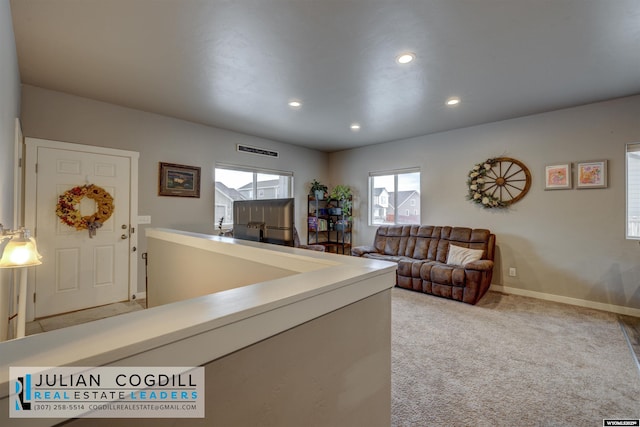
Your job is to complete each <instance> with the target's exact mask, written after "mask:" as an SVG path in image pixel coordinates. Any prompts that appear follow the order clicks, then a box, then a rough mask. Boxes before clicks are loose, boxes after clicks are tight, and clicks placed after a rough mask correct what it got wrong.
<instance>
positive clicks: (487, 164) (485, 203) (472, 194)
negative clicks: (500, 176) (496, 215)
mask: <svg viewBox="0 0 640 427" xmlns="http://www.w3.org/2000/svg"><path fill="white" fill-rule="evenodd" d="M496 163H497V160H496V159H487V160H485V161H484V162H482V163H478V164H476V165H475V166H474V167H473V169H471V170H470V171H469V174H468V175H467V187H468V190H469V192H468V194H467V199H469V200H471V201H472V202H474V203H477V204H478V205H480V206H482V207H483V208H488V209H490V208H504V207H506V206H507V205H506V204H505V203H504V202H503V201H502V200H500V199H499V198H497V197H495V196H493V195H491V194H489V193H488V192H485V184H486V180H485V177H486V175H487V173H488V172H489V171H490V170H491V168H493V165H494V164H496Z"/></svg>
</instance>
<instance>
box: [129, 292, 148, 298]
mask: <svg viewBox="0 0 640 427" xmlns="http://www.w3.org/2000/svg"><path fill="white" fill-rule="evenodd" d="M145 298H147V293H146V292H136V293H135V294H133V298H132V299H145Z"/></svg>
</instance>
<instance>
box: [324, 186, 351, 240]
mask: <svg viewBox="0 0 640 427" xmlns="http://www.w3.org/2000/svg"><path fill="white" fill-rule="evenodd" d="M329 200H335V201H337V202H338V207H337V209H338V208H339V209H341V212H340V214H341V215H342V219H341V220H339V221H338V222H337V223H336V230H338V231H345V230H346V229H347V227H348V225H349V221H348V220H347V219H345V217H347V218H348V217H350V216H351V206H352V204H351V188H349V186H347V185H342V184H339V185H336V186H335V187H334V188H333V189H332V190H331V193H330V194H329ZM340 214H339V215H340Z"/></svg>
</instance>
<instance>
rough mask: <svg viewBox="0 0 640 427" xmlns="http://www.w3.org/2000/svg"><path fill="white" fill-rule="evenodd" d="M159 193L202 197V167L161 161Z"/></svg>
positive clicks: (161, 194) (160, 194)
mask: <svg viewBox="0 0 640 427" xmlns="http://www.w3.org/2000/svg"><path fill="white" fill-rule="evenodd" d="M158 195H159V196H176V197H200V168H199V167H197V166H186V165H176V164H173V163H162V162H161V163H160V184H159V186H158Z"/></svg>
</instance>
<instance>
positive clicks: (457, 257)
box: [447, 244, 484, 266]
mask: <svg viewBox="0 0 640 427" xmlns="http://www.w3.org/2000/svg"><path fill="white" fill-rule="evenodd" d="M483 253H484V251H483V250H482V249H469V248H463V247H461V246H458V245H454V244H450V245H449V254H448V255H447V264H450V265H460V266H464V265H465V264H467V263H469V262H473V261H478V260H479V259H481V258H482V254H483Z"/></svg>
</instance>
